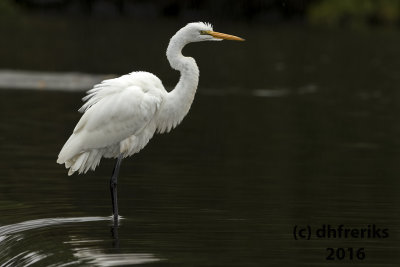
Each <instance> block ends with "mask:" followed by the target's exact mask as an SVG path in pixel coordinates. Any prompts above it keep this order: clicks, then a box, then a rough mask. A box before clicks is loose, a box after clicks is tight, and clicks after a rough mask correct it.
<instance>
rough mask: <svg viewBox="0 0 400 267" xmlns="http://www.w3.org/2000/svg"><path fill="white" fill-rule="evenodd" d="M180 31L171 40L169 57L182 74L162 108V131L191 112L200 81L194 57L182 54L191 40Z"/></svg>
mask: <svg viewBox="0 0 400 267" xmlns="http://www.w3.org/2000/svg"><path fill="white" fill-rule="evenodd" d="M181 35H182V32H181V31H178V32H177V33H176V34H175V35H174V36H173V37H172V38H171V40H170V42H169V45H168V48H167V58H168V61H169V63H170V65H171V67H172V68H173V69H175V70H178V71H180V73H181V76H180V78H179V82H178V84H177V85H176V86H175V88H174V89H173V90H172V91H171V92H169V93H168V94H167V99H166V101H165V103H164V105H163V108H162V109H161V110H160V113H159V116H160V119H161V121H163V122H161V121H160V123H161V124H162V127H160V128H159V131H160V132H168V131H170V130H171V129H172V128H175V127H176V126H177V125H178V124H179V123H180V122H181V121H182V120H183V118H184V117H185V116H186V114H187V113H188V112H189V109H190V106H191V105H192V103H193V99H194V95H195V93H196V90H197V85H198V83H199V68H198V67H197V64H196V61H195V60H194V58H192V57H185V56H183V55H182V49H183V47H184V46H185V45H186V44H188V43H189V42H188V41H187V40H186V39H185V38H182V36H181Z"/></svg>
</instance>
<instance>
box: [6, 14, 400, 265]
mask: <svg viewBox="0 0 400 267" xmlns="http://www.w3.org/2000/svg"><path fill="white" fill-rule="evenodd" d="M107 23H108V22H107V20H102V21H97V22H83V21H77V22H68V23H65V22H58V23H57V22H54V23H46V22H36V24H35V23H26V25H24V27H22V28H20V29H18V30H15V29H14V30H13V29H12V28H9V27H0V31H1V32H2V33H3V34H2V35H3V36H7V38H5V39H4V40H2V42H0V57H1V58H2V60H1V62H0V67H1V68H15V69H36V70H53V71H71V70H73V71H76V70H80V71H86V72H93V71H94V72H100V73H110V72H114V73H127V72H129V71H131V70H138V69H144V70H151V71H152V72H154V73H155V74H157V75H159V76H160V77H161V78H162V80H163V81H164V82H165V84H166V85H169V84H173V83H174V82H176V80H177V73H173V72H171V70H170V68H169V66H168V63H167V61H166V60H164V61H160V58H162V57H163V56H164V50H165V47H166V44H167V40H168V38H169V36H170V35H171V34H172V33H173V32H175V30H176V29H177V28H178V27H180V26H181V25H182V23H179V24H178V23H172V22H166V23H163V27H164V26H165V30H162V31H161V30H160V29H159V27H158V26H159V25H160V24H159V23H158V24H157V23H153V24H149V25H148V26H147V25H146V27H145V26H144V25H141V24H140V23H137V22H131V23H130V24H124V23H125V22H118V21H117V22H112V23H109V24H107ZM123 25H125V28H123V27H122V26H123ZM157 25H158V26H157ZM0 26H1V25H0ZM219 26H220V27H219V28H218V27H217V28H216V30H218V31H223V32H228V33H232V34H237V35H239V36H243V37H244V38H246V39H247V41H246V43H242V44H240V45H238V44H234V43H227V42H224V43H223V44H221V43H218V44H216V43H213V44H210V43H209V44H198V45H197V44H196V45H195V44H193V45H191V46H190V47H188V48H187V49H185V53H187V54H191V55H193V56H195V57H196V59H198V63H199V66H200V69H201V79H200V88H199V93H198V95H197V96H196V99H195V103H194V104H193V106H192V109H191V111H190V113H189V115H188V117H187V118H186V119H185V120H184V121H183V123H182V125H180V126H179V127H178V128H177V129H175V130H174V131H173V132H171V133H170V134H166V135H157V136H155V137H154V138H153V140H151V142H150V143H149V145H148V146H147V147H146V148H145V149H144V150H143V151H141V152H140V153H139V154H137V155H135V156H134V157H132V158H129V159H127V160H124V161H123V163H122V169H121V173H120V179H119V206H120V213H121V215H122V216H123V219H122V220H121V225H120V227H119V229H118V236H119V238H118V239H116V238H113V237H112V235H111V231H110V230H111V226H112V222H111V220H110V217H109V216H110V215H111V203H110V202H111V201H110V197H109V188H108V182H109V176H110V174H111V171H112V168H113V164H114V162H113V161H112V160H103V161H102V162H101V165H100V166H99V167H98V168H97V169H96V171H95V172H90V173H88V174H86V175H80V176H78V175H74V176H72V177H68V176H67V173H66V170H65V169H64V168H63V166H60V165H58V164H56V162H55V161H56V158H57V155H58V152H59V150H60V149H61V147H62V145H63V144H64V142H65V141H66V139H67V137H68V136H69V134H70V133H71V131H72V129H73V127H74V125H75V123H76V122H77V120H78V119H79V115H80V114H79V113H78V112H77V111H76V110H77V109H78V108H79V107H80V105H81V101H80V98H81V97H82V96H83V93H66V92H48V91H23V90H21V91H12V90H1V91H0V171H1V180H0V215H1V216H0V265H2V266H29V265H33V266H77V265H83V266H116V265H124V264H125V265H134V264H139V265H148V266H305V267H308V266H338V265H339V266H347V265H350V264H351V265H356V266H376V267H381V266H399V264H400V256H399V255H400V224H399V222H400V213H399V205H400V194H399V188H400V179H399V173H400V164H399V163H400V116H399V114H400V107H399V105H398V103H399V102H400V94H399V84H400V76H399V75H398V73H399V72H398V71H399V69H400V64H399V62H400V53H399V47H400V35H399V34H398V31H396V30H392V31H386V30H377V29H375V30H370V31H360V32H348V31H347V32H346V31H339V30H321V29H304V28H290V27H278V28H275V27H271V26H269V27H261V26H254V25H253V26H251V25H250V26H249V25H248V26H243V25H242V26H240V27H239V26H238V25H223V24H219ZM126 27H128V28H129V31H128V29H127V28H126ZM157 27H158V28H157ZM163 29H164V28H163ZM157 30H158V32H157ZM128 33H132V34H128ZM139 36H140V38H139ZM99 40H106V41H101V42H99ZM159 40H164V41H163V42H161V41H159ZM49 44H51V45H50V47H48V46H49ZM46 47H47V48H46ZM138 51H147V53H140V52H138ZM341 224H343V225H344V226H343V227H342V228H345V229H347V230H348V233H350V232H351V231H352V230H354V231H353V232H354V234H353V235H354V236H355V237H351V236H347V238H344V237H341V238H327V237H326V236H325V237H323V236H322V237H321V236H320V237H318V236H316V231H317V230H318V229H319V228H322V227H323V225H325V227H327V226H328V225H330V226H331V228H336V229H337V228H339V226H340V225H341ZM296 225H297V227H298V228H297V229H301V228H302V227H307V226H310V227H311V228H312V233H313V235H312V238H311V240H295V239H294V235H293V229H294V227H295V226H296ZM374 225H375V228H380V229H381V231H380V232H379V235H377V234H376V233H375V234H374V233H373V228H374ZM385 229H386V231H385V232H386V233H387V235H386V234H384V233H383V230H385ZM362 230H364V234H365V236H364V237H361V234H360V233H361V232H362ZM321 232H322V231H319V232H318V233H319V234H321ZM327 248H335V249H336V248H345V249H346V255H345V256H344V259H342V260H338V259H336V260H327V256H329V251H327ZM348 248H353V251H354V255H353V259H352V260H351V259H350V252H348ZM362 248H363V249H364V250H362V251H361V252H364V253H365V254H364V255H365V258H363V257H362V256H363V255H362V254H359V253H358V254H357V253H356V252H357V251H359V249H362ZM338 253H339V258H340V257H341V255H342V254H340V253H342V252H341V250H338ZM360 255H361V256H360ZM357 257H358V258H357ZM360 258H362V259H360Z"/></svg>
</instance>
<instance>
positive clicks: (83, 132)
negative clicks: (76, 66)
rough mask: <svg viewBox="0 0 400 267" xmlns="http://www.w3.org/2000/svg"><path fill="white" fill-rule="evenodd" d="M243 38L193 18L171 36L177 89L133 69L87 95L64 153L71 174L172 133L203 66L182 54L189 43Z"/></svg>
mask: <svg viewBox="0 0 400 267" xmlns="http://www.w3.org/2000/svg"><path fill="white" fill-rule="evenodd" d="M222 39H231V40H240V39H241V38H239V37H235V36H231V35H226V34H221V33H217V32H213V31H212V26H211V25H210V24H206V23H201V22H199V23H190V24H188V25H186V26H185V27H183V28H182V29H180V30H179V31H178V32H177V33H176V34H175V35H174V36H173V37H172V38H171V41H170V43H169V45H168V49H167V58H168V60H169V62H170V64H171V66H172V68H174V69H176V70H179V71H180V72H181V77H180V80H179V82H178V84H177V85H176V87H175V89H174V90H172V91H171V92H167V91H166V90H165V88H164V86H163V85H162V82H161V81H160V79H158V78H157V77H156V76H155V75H153V74H151V73H148V72H132V73H130V74H127V75H123V76H121V77H119V78H115V79H110V80H105V81H103V82H102V83H100V84H98V85H96V86H94V88H93V89H91V90H89V91H88V92H87V96H86V97H84V98H83V100H84V101H86V103H85V104H84V105H83V106H82V107H81V108H80V109H79V111H80V112H82V113H84V114H83V115H82V117H81V119H80V120H79V122H78V124H77V125H76V127H75V129H74V131H73V133H72V135H71V136H70V137H69V139H68V140H67V142H66V143H65V145H64V147H63V148H62V150H61V152H60V154H59V155H58V160H57V163H59V164H65V167H66V168H67V169H68V168H69V172H68V175H72V174H73V173H74V172H76V171H78V172H79V173H86V172H87V171H88V170H89V169H91V170H94V169H95V168H96V167H97V166H98V165H99V163H100V160H101V158H102V157H105V158H118V157H119V156H122V157H123V158H125V157H128V156H131V155H133V154H135V153H137V152H139V151H140V150H141V149H142V148H143V147H144V146H145V145H146V144H147V143H148V142H149V140H150V139H151V138H152V137H153V135H154V133H155V132H156V131H158V132H161V133H163V132H168V131H169V130H171V129H172V128H174V127H175V126H177V125H178V124H179V123H180V122H181V121H182V119H183V118H184V117H185V115H186V114H187V112H188V111H189V109H190V106H191V104H192V102H193V99H194V95H195V92H196V89H197V85H198V79H199V69H198V67H197V65H196V62H195V60H194V59H193V58H191V57H185V56H183V55H182V53H181V50H182V48H183V47H184V46H185V45H186V44H188V43H190V42H198V41H217V40H222Z"/></svg>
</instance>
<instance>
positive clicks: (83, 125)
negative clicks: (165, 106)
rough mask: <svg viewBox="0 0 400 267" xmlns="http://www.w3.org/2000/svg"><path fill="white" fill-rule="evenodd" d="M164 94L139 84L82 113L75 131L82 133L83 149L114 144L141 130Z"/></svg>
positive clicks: (100, 101) (108, 97)
mask: <svg viewBox="0 0 400 267" xmlns="http://www.w3.org/2000/svg"><path fill="white" fill-rule="evenodd" d="M161 101H162V98H161V96H157V95H154V94H151V93H149V92H145V91H144V90H143V89H142V88H140V87H138V86H130V87H128V88H125V89H124V90H122V91H120V92H118V93H115V94H111V95H108V96H106V97H104V98H102V99H100V100H99V101H97V102H96V103H95V104H94V105H92V106H91V107H90V108H89V109H88V110H86V112H85V113H84V114H83V116H82V118H81V120H80V121H79V123H78V124H77V126H76V128H75V130H74V134H75V135H80V136H81V137H82V140H84V142H82V149H83V150H86V149H92V148H102V147H107V146H110V145H114V144H116V143H118V142H120V141H122V140H124V139H125V138H127V137H129V136H131V135H135V134H138V133H140V132H141V131H142V130H143V129H144V128H145V127H146V126H147V125H148V123H149V122H150V121H151V119H152V118H153V117H154V115H155V114H156V112H157V110H158V108H159V106H160V104H161Z"/></svg>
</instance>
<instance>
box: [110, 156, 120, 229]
mask: <svg viewBox="0 0 400 267" xmlns="http://www.w3.org/2000/svg"><path fill="white" fill-rule="evenodd" d="M121 161H122V155H119V157H118V159H117V162H116V163H115V166H114V170H113V173H112V176H111V179H110V191H111V201H112V209H113V215H114V226H118V200H117V179H118V173H119V167H120V166H121Z"/></svg>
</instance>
